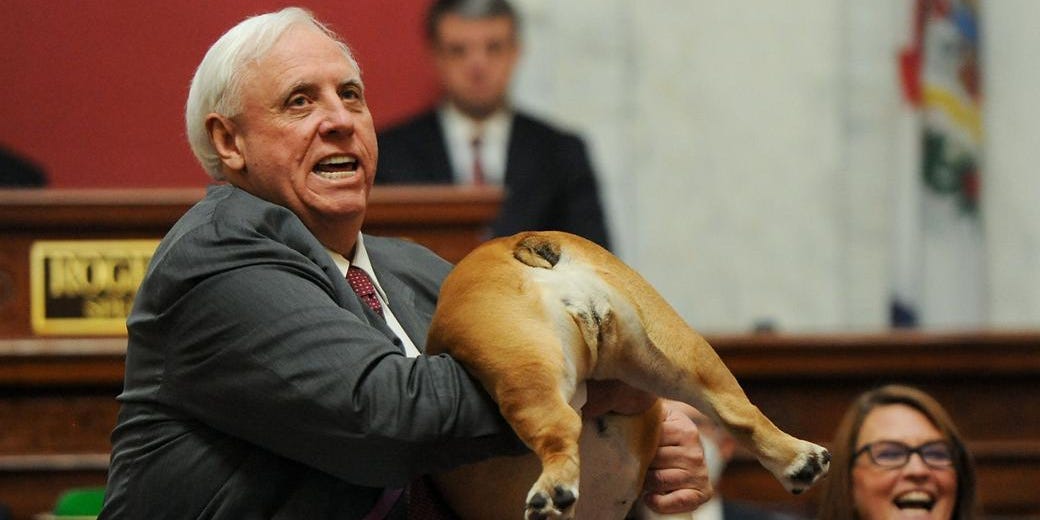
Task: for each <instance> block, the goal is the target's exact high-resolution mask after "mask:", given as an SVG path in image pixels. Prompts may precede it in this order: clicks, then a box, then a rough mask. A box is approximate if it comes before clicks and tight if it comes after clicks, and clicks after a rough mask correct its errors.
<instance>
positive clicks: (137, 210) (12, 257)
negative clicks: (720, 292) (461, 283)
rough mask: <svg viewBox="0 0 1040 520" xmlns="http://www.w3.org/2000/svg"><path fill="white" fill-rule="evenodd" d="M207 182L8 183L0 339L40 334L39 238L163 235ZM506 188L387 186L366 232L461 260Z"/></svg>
mask: <svg viewBox="0 0 1040 520" xmlns="http://www.w3.org/2000/svg"><path fill="white" fill-rule="evenodd" d="M203 195H204V190H202V189H127V190H47V189H43V190H0V338H3V337H24V336H30V335H32V334H33V331H32V328H31V326H30V313H29V251H30V248H31V247H32V244H33V242H34V241H37V240H83V239H159V238H162V237H163V235H165V234H166V232H167V230H169V228H170V227H171V226H172V225H173V223H174V222H176V221H177V219H178V218H180V217H181V215H183V214H184V212H185V211H187V210H188V208H190V207H191V206H192V205H193V204H195V203H196V202H198V200H199V199H201V198H202V196H203ZM501 197H502V194H501V190H499V189H497V188H491V187H482V188H474V187H465V188H464V187H454V186H386V187H383V186H380V187H377V188H376V189H374V190H373V192H372V195H371V197H370V199H369V205H368V213H367V215H366V218H365V227H364V231H365V232H366V233H370V234H373V235H383V236H395V237H402V238H408V239H410V240H414V241H415V242H418V243H420V244H423V245H425V246H427V247H429V248H431V249H432V250H433V251H435V252H436V253H438V254H439V255H441V256H442V257H444V258H446V259H447V260H449V261H451V262H457V261H459V260H461V259H462V257H463V256H465V254H466V253H468V252H469V251H471V250H472V249H473V248H474V247H476V245H477V244H479V243H480V242H482V241H484V240H485V239H486V238H487V229H488V225H489V224H490V222H491V220H492V219H493V218H494V217H495V216H496V215H497V214H498V207H499V204H500V203H501Z"/></svg>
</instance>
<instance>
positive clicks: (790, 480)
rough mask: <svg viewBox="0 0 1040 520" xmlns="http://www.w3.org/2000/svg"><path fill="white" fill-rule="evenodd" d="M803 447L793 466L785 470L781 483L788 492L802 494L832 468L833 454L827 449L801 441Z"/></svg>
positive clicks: (789, 465) (790, 465)
mask: <svg viewBox="0 0 1040 520" xmlns="http://www.w3.org/2000/svg"><path fill="white" fill-rule="evenodd" d="M801 442H802V444H803V446H802V448H803V449H801V450H799V454H798V456H797V457H795V459H794V461H793V462H792V463H791V464H788V466H787V467H786V468H784V471H783V475H782V476H781V477H780V482H781V483H782V484H783V485H784V488H786V489H787V491H789V492H791V493H794V494H796V495H797V494H800V493H802V492H803V491H805V490H807V489H809V488H810V487H811V486H812V485H813V483H815V482H816V481H817V480H819V479H820V478H821V477H823V476H824V475H826V474H827V470H828V469H830V466H831V454H830V452H829V451H827V449H826V448H824V447H822V446H817V445H816V444H813V443H811V442H806V441H801Z"/></svg>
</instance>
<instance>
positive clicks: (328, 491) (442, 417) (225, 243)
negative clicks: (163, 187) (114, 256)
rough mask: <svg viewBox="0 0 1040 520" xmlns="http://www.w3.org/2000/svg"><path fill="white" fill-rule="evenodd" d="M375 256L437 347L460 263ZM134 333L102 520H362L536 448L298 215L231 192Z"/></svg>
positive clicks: (169, 248)
mask: <svg viewBox="0 0 1040 520" xmlns="http://www.w3.org/2000/svg"><path fill="white" fill-rule="evenodd" d="M365 246H366V249H367V250H368V252H369V256H370V257H371V260H372V265H373V267H374V269H375V272H376V277H377V278H378V279H379V281H380V284H381V285H382V287H383V289H384V290H385V292H386V293H387V297H388V300H389V305H390V308H391V309H392V310H393V312H394V315H395V316H397V317H398V319H399V321H400V322H401V324H402V326H403V327H404V328H405V329H406V331H407V332H408V334H409V336H410V337H411V338H412V340H413V341H415V343H416V344H417V345H416V346H417V347H419V348H420V350H421V349H423V348H424V345H425V339H426V331H427V328H428V326H429V323H430V319H431V317H432V315H433V310H434V306H435V305H436V301H437V294H438V289H439V287H440V283H441V281H442V280H443V279H444V276H446V274H447V273H448V271H449V269H450V265H449V264H448V263H447V262H445V261H444V260H442V259H440V258H439V257H437V256H436V255H434V254H433V253H432V252H430V251H429V250H426V249H425V248H422V247H421V246H418V245H415V244H412V243H409V242H406V241H402V240H396V239H387V238H379V237H371V236H366V237H365ZM127 328H128V329H129V343H128V346H127V357H126V379H125V384H124V388H123V393H122V394H121V395H120V396H119V400H120V402H121V403H122V407H121V410H120V414H119V420H118V424H117V426H116V428H115V430H114V431H113V433H112V442H113V452H112V464H111V468H110V472H109V480H108V486H107V497H106V500H105V507H104V511H103V513H102V514H101V518H127V519H138V518H149V519H156V518H170V519H188V518H212V519H217V518H221V519H223V518H227V519H236V520H241V519H253V518H256V519H261V518H279V519H290V518H292V519H323V518H336V519H340V518H343V519H352V518H361V517H362V516H363V515H364V514H365V513H366V512H367V511H368V510H369V509H370V508H371V507H372V505H373V503H374V502H375V501H376V499H377V498H378V496H379V495H380V493H381V492H382V490H383V488H384V487H388V486H390V487H400V486H402V485H404V484H405V483H407V482H408V481H409V480H411V479H413V478H414V477H416V476H418V475H420V474H425V473H429V472H435V471H439V470H443V469H446V468H448V467H452V466H455V465H458V464H461V463H465V462H469V461H473V460H477V459H481V458H484V457H487V456H490V455H493V454H508V453H519V452H522V451H523V448H522V446H521V444H520V442H519V441H518V440H517V438H516V437H515V435H514V434H513V433H512V431H511V430H510V429H509V427H508V425H507V424H506V423H505V422H504V420H503V419H502V418H501V416H500V415H499V414H498V412H497V408H496V406H495V405H494V403H493V402H491V400H490V398H489V397H488V396H487V394H486V393H485V392H484V391H483V390H482V389H481V388H480V387H479V384H478V383H476V382H475V381H474V380H473V379H471V378H470V377H469V375H468V374H467V373H466V372H465V371H464V370H463V369H462V368H461V366H460V365H458V364H457V363H456V362H455V361H454V360H452V359H451V358H449V357H446V356H434V357H427V356H420V357H419V358H416V359H409V358H407V357H405V356H404V354H403V350H402V349H401V347H400V342H399V340H397V339H396V338H395V337H394V335H393V333H392V332H391V331H390V330H389V329H388V328H387V327H386V325H385V324H384V323H383V321H382V320H381V319H380V318H379V317H378V316H376V315H375V314H374V313H372V311H371V310H369V309H368V308H367V307H366V306H365V305H364V304H363V303H362V302H361V301H360V300H359V299H358V297H357V296H356V295H355V294H354V292H353V291H352V290H351V289H350V286H349V285H348V284H347V282H346V280H345V279H344V278H343V277H342V276H341V274H340V271H339V270H338V269H337V267H336V266H335V264H334V263H333V262H332V260H331V258H329V255H328V254H327V253H326V251H325V249H324V247H323V246H322V245H321V244H320V243H319V242H318V240H317V239H316V238H315V237H314V236H313V235H312V234H311V233H310V232H309V231H308V230H307V229H306V228H305V227H304V226H303V224H302V222H301V221H300V220H299V219H298V218H297V217H296V216H295V215H294V214H293V213H292V212H290V211H289V210H288V209H286V208H283V207H281V206H277V205H274V204H271V203H269V202H266V201H263V200H261V199H259V198H257V197H254V196H252V195H250V194H248V193H246V192H244V191H242V190H239V189H237V188H234V187H231V186H217V187H212V188H210V189H209V190H208V193H207V195H206V197H205V199H203V200H202V201H201V202H200V203H199V204H197V205H196V206H194V207H193V208H192V209H191V210H189V211H188V212H187V213H186V214H185V215H184V217H183V218H181V220H180V221H179V222H178V223H177V224H176V225H175V226H174V227H173V228H172V229H171V230H170V232H169V233H168V234H167V236H166V237H165V238H164V239H163V241H162V243H161V244H160V246H159V248H158V249H157V251H156V253H155V256H154V257H153V259H152V263H151V265H150V267H149V271H148V274H147V276H146V277H145V279H144V282H143V283H142V285H141V287H140V289H139V292H138V295H137V298H136V300H135V302H134V308H133V310H132V312H131V314H130V317H129V319H128V320H127Z"/></svg>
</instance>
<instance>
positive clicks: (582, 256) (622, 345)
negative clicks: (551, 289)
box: [531, 233, 830, 493]
mask: <svg viewBox="0 0 1040 520" xmlns="http://www.w3.org/2000/svg"><path fill="white" fill-rule="evenodd" d="M540 235H542V236H541V240H542V241H547V242H556V243H557V245H556V247H555V248H553V247H550V246H547V245H545V244H541V245H539V248H538V250H548V251H553V250H555V251H558V254H559V256H560V258H561V260H559V262H558V264H560V265H563V264H565V262H570V260H569V258H571V257H574V258H575V260H574V263H578V264H582V265H588V266H595V269H596V270H597V271H598V273H599V276H600V277H601V278H602V279H603V281H604V282H605V283H606V284H607V285H609V286H610V287H612V289H611V290H608V291H606V297H607V300H608V307H609V308H610V309H611V312H612V313H613V315H614V320H615V322H616V324H615V328H616V337H615V338H614V339H613V340H610V341H603V342H602V343H601V344H600V348H599V351H598V355H599V359H598V361H597V362H596V368H595V371H594V373H593V377H595V378H615V379H621V380H623V381H625V382H626V383H628V384H630V385H632V386H635V387H637V388H642V389H644V390H647V391H650V392H654V393H656V394H658V395H660V396H662V397H667V398H670V399H675V400H679V401H683V402H686V403H689V404H691V405H694V406H697V407H698V408H700V409H701V410H702V411H703V412H705V413H708V414H710V415H712V416H713V417H714V418H716V419H717V420H718V421H719V423H720V424H721V425H723V426H724V427H725V428H726V429H727V430H729V431H730V432H731V433H732V434H733V435H734V437H735V438H736V439H737V440H738V441H739V442H741V444H743V445H744V446H745V447H746V448H748V449H749V450H750V451H751V452H752V453H754V454H755V455H756V457H757V458H758V459H759V461H760V462H761V463H762V465H763V466H765V467H766V469H768V470H769V471H770V472H772V473H773V474H774V476H776V477H777V479H778V480H780V482H781V483H782V484H783V485H784V487H785V488H786V489H787V490H788V491H791V492H793V493H800V492H802V491H804V490H805V489H807V488H808V487H809V486H810V485H812V483H813V482H815V481H816V480H817V479H818V478H819V477H821V476H822V475H824V474H825V473H826V471H827V467H828V465H829V462H830V454H829V453H828V452H827V450H825V449H824V448H822V447H820V446H817V445H816V444H813V443H810V442H807V441H803V440H800V439H796V438H794V437H792V436H790V435H788V434H786V433H784V432H783V431H781V430H780V429H779V428H777V427H776V426H775V425H774V424H773V423H772V421H770V420H769V418H767V417H766V416H765V415H764V414H763V413H762V412H761V411H760V410H759V409H758V407H756V406H755V405H754V404H752V403H751V402H750V401H749V400H748V398H747V396H746V395H745V394H744V391H743V389H741V388H740V385H739V384H738V383H737V380H736V378H735V377H734V376H733V374H732V373H731V372H730V371H729V369H728V368H727V367H726V366H725V364H723V362H722V360H721V359H720V358H719V356H718V354H717V353H716V352H715V350H714V349H712V348H711V346H710V345H709V344H708V342H707V341H705V340H704V338H703V337H701V336H700V334H698V333H697V332H696V331H694V330H693V328H692V327H690V326H689V325H688V324H687V323H686V322H685V321H684V320H683V319H682V318H681V317H680V316H679V314H678V313H677V312H676V311H675V310H674V309H673V308H672V307H671V306H670V305H669V304H668V303H667V302H666V301H665V300H664V298H662V297H661V296H660V294H659V293H658V292H657V291H656V290H655V289H654V288H653V287H652V286H651V285H650V283H649V282H647V281H646V280H645V279H643V277H642V276H640V275H639V274H638V273H637V272H635V270H633V269H631V268H630V267H628V266H627V265H626V264H624V263H623V262H622V261H621V260H619V259H618V258H617V257H615V256H613V255H611V254H610V253H608V252H607V251H606V250H603V249H602V248H600V247H598V246H596V245H595V244H592V243H591V242H587V241H584V240H583V239H580V238H578V237H571V236H564V235H561V234H551V233H543V234H540ZM531 242H534V240H533V239H532V240H531Z"/></svg>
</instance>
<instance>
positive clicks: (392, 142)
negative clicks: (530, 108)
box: [376, 0, 610, 248]
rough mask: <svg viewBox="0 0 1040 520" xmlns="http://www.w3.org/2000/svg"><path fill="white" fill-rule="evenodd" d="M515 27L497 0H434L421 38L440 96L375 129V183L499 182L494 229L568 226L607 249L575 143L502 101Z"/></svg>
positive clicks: (593, 185)
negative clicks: (402, 119) (414, 112)
mask: <svg viewBox="0 0 1040 520" xmlns="http://www.w3.org/2000/svg"><path fill="white" fill-rule="evenodd" d="M518 33H519V19H518V18H517V14H516V12H515V10H514V9H513V7H512V6H510V5H509V3H508V2H506V1H505V0H438V1H435V2H434V3H433V5H432V6H431V7H430V10H429V12H428V14H427V18H426V35H427V39H428V42H429V45H430V49H431V52H432V54H433V57H434V62H435V64H436V68H437V73H438V75H439V77H440V81H441V86H442V88H443V90H444V99H443V101H442V103H441V104H440V105H439V106H438V107H436V108H434V109H432V110H430V111H428V112H425V113H422V114H420V115H418V116H416V117H414V118H413V119H411V120H409V121H406V122H404V123H402V124H400V125H399V126H395V127H392V128H388V129H386V130H385V131H383V132H382V133H380V134H379V148H380V151H381V153H380V156H379V177H378V178H377V180H376V182H377V183H380V184H460V185H466V184H472V185H493V186H502V187H503V188H504V196H505V199H504V200H503V204H502V208H501V212H500V214H499V216H498V218H497V219H496V220H495V222H494V223H493V224H492V226H491V234H492V235H493V236H505V235H512V234H514V233H516V232H519V231H527V230H556V231H567V232H570V233H574V234H577V235H581V236H583V237H585V238H587V239H589V240H592V241H594V242H596V243H598V244H600V245H602V246H604V247H607V248H609V247H610V242H609V236H608V232H607V225H606V222H605V218H604V214H603V208H602V204H601V202H600V197H599V188H598V185H597V180H596V175H595V173H594V172H593V170H592V164H591V162H590V160H589V157H588V153H587V152H586V149H585V143H584V142H583V140H582V139H581V138H580V137H578V136H577V135H574V134H572V133H569V132H566V131H564V130H561V129H559V128H555V127H553V126H551V125H549V124H548V123H546V122H544V121H540V120H538V119H535V118H534V117H531V116H530V115H527V114H525V113H523V112H520V111H518V110H516V109H515V108H514V107H512V106H511V105H510V103H509V96H508V90H509V83H510V81H511V79H512V76H513V71H514V70H515V68H516V63H517V60H518V59H519V56H520V41H519V34H518Z"/></svg>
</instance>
